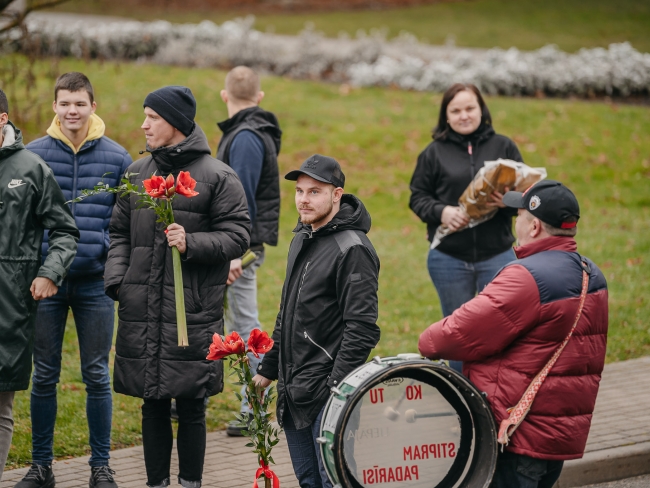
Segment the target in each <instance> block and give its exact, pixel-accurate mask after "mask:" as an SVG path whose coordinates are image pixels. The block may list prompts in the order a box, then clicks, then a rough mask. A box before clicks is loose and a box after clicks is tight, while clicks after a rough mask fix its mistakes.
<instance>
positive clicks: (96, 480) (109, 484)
mask: <svg viewBox="0 0 650 488" xmlns="http://www.w3.org/2000/svg"><path fill="white" fill-rule="evenodd" d="M114 474H115V471H113V470H112V469H111V468H109V467H108V465H106V466H95V467H91V468H90V481H89V482H88V487H89V488H117V483H115V480H114V479H113V475H114Z"/></svg>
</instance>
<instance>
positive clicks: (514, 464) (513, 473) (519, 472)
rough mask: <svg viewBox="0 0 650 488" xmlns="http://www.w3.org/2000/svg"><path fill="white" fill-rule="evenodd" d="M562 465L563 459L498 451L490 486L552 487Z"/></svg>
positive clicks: (491, 487)
mask: <svg viewBox="0 0 650 488" xmlns="http://www.w3.org/2000/svg"><path fill="white" fill-rule="evenodd" d="M563 465H564V461H547V460H545V459H535V458H532V457H529V456H524V455H522V454H514V453H511V452H507V451H506V452H500V453H499V457H498V459H497V469H496V471H495V472H494V478H492V483H491V484H490V488H552V487H553V485H554V484H555V482H556V481H557V480H558V478H559V477H560V473H561V472H562V466H563Z"/></svg>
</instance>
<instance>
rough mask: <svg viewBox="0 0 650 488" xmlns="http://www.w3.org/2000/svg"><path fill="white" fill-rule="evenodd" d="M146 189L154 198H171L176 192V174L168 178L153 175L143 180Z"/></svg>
mask: <svg viewBox="0 0 650 488" xmlns="http://www.w3.org/2000/svg"><path fill="white" fill-rule="evenodd" d="M142 184H143V185H144V189H145V191H146V192H147V193H148V194H149V195H150V196H152V197H153V198H169V197H171V196H172V195H173V194H174V193H175V191H176V190H175V188H174V176H172V175H171V174H170V175H169V176H168V177H167V178H163V177H162V176H156V175H152V176H151V178H149V179H148V180H144V181H143V182H142Z"/></svg>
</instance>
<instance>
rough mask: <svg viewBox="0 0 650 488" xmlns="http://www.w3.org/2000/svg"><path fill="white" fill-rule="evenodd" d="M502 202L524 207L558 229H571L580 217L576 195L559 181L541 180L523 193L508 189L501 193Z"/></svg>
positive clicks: (507, 204)
mask: <svg viewBox="0 0 650 488" xmlns="http://www.w3.org/2000/svg"><path fill="white" fill-rule="evenodd" d="M503 203H504V204H505V205H506V206H508V207H512V208H523V209H526V210H528V211H529V212H530V213H531V214H533V215H534V216H535V217H537V218H538V219H539V220H541V221H542V222H546V223H547V224H549V225H551V226H553V227H555V228H558V229H572V228H573V227H575V226H576V225H577V224H578V219H579V218H580V206H579V205H578V200H577V199H576V196H575V195H574V194H573V192H572V191H571V190H569V189H568V188H567V187H566V186H564V185H563V184H562V183H560V182H559V181H553V180H542V181H540V182H538V183H535V184H534V185H533V186H531V187H530V188H528V190H526V191H525V192H523V193H521V192H518V191H509V192H508V193H506V194H505V195H503ZM574 220H575V221H574Z"/></svg>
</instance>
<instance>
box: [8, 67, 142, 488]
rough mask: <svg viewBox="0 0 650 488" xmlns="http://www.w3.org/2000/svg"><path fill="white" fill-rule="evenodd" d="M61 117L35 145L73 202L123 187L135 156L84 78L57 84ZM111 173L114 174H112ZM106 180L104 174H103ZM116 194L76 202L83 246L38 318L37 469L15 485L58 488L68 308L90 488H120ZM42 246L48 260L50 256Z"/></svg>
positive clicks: (76, 75)
mask: <svg viewBox="0 0 650 488" xmlns="http://www.w3.org/2000/svg"><path fill="white" fill-rule="evenodd" d="M53 107H54V112H55V113H56V116H55V117H54V120H53V121H52V125H51V126H50V127H49V129H48V130H47V134H48V135H46V136H45V137H42V138H40V139H37V140H35V141H33V142H32V143H30V144H29V145H28V146H27V148H28V149H29V150H30V151H33V152H35V153H36V154H38V155H39V156H40V157H41V158H43V159H44V160H45V162H46V163H47V164H48V165H49V166H50V168H52V170H53V172H54V176H55V177H56V180H57V182H58V183H59V186H60V187H61V189H62V190H63V194H64V195H65V198H66V199H67V200H71V199H73V198H75V197H77V196H78V195H79V194H80V192H81V190H83V189H85V188H93V187H94V186H95V185H96V184H97V183H98V182H99V181H101V180H102V179H103V181H104V183H107V184H109V185H110V186H116V185H118V184H119V182H120V179H121V178H122V175H123V174H124V171H125V170H126V168H127V167H128V166H129V165H130V164H131V162H132V160H131V156H129V154H128V152H127V151H126V150H125V149H124V148H123V147H122V146H120V145H119V144H117V143H116V142H114V141H112V140H111V139H109V138H108V137H106V136H104V129H105V125H104V121H103V120H102V119H100V118H99V117H98V116H97V115H96V114H95V108H96V103H95V100H94V94H93V88H92V85H91V84H90V81H89V80H88V78H87V77H86V76H85V75H83V74H82V73H76V72H72V73H66V74H63V75H61V76H60V77H59V79H58V80H57V81H56V85H55V87H54V104H53ZM106 173H108V174H106ZM104 175H105V176H104ZM114 203H115V196H114V195H110V194H102V195H96V196H93V197H90V198H87V199H85V200H84V201H83V202H80V203H73V204H71V205H70V208H71V210H72V214H73V216H74V218H75V221H76V223H77V226H78V227H79V230H80V231H81V239H80V240H79V248H78V253H77V256H76V258H75V259H74V261H73V263H72V267H71V269H70V272H69V274H68V277H67V278H66V280H65V281H64V282H63V284H62V285H61V286H60V287H59V290H58V293H57V294H56V295H54V296H53V297H51V298H48V299H45V300H43V301H42V302H41V303H40V305H39V307H38V312H37V317H36V334H35V339H34V341H35V343H34V375H33V387H32V394H31V418H32V458H33V460H32V463H33V464H32V467H31V469H30V471H29V472H28V474H27V475H26V476H25V478H24V479H23V480H22V481H20V482H19V483H18V484H17V485H16V488H52V487H54V485H55V480H54V474H53V473H52V460H53V439H54V424H55V420H56V410H57V401H56V385H57V383H58V382H59V375H60V372H61V350H62V346H63V335H64V331H65V323H66V319H67V317H68V310H69V309H72V313H73V315H74V321H75V325H76V327H77V335H78V337H79V350H80V356H81V375H82V378H83V382H84V383H85V384H86V392H87V394H88V395H87V400H86V416H87V419H88V429H89V437H90V448H91V451H92V455H91V457H90V460H89V464H90V467H91V476H90V488H117V484H116V483H115V481H114V479H113V471H112V470H111V469H110V468H109V467H108V459H109V450H110V447H111V416H112V397H111V384H110V377H109V369H108V355H109V351H110V349H111V345H112V339H113V327H114V325H113V324H114V311H115V307H114V302H113V300H111V299H110V298H109V297H108V296H106V294H105V293H104V263H105V261H106V255H107V252H108V244H109V238H108V224H109V222H110V219H111V214H112V211H113V205H114ZM47 238H48V236H47V234H46V235H45V238H44V241H43V259H45V257H46V256H47V253H48V239H47Z"/></svg>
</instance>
